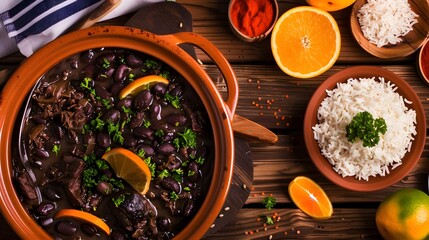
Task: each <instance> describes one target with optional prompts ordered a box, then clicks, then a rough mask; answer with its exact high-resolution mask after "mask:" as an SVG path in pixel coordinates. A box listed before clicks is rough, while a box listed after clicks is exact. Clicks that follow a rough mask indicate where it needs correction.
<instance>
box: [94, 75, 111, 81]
mask: <svg viewBox="0 0 429 240" xmlns="http://www.w3.org/2000/svg"><path fill="white" fill-rule="evenodd" d="M107 80H109V76H107V75H106V74H104V73H99V74H97V76H96V77H95V81H96V82H105V81H107Z"/></svg>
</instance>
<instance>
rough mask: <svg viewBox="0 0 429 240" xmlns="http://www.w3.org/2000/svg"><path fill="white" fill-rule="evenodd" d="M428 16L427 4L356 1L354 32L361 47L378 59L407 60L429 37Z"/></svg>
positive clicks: (407, 0) (409, 0) (402, 0)
mask: <svg viewBox="0 0 429 240" xmlns="http://www.w3.org/2000/svg"><path fill="white" fill-rule="evenodd" d="M428 12H429V2H428V1H421V0H395V1H381V0H356V2H355V3H354V6H353V9H352V13H351V18H350V20H351V21H350V22H351V30H352V33H353V36H354V38H355V39H356V41H357V42H358V44H359V45H360V46H361V47H362V48H363V49H364V50H365V51H366V52H368V53H370V54H372V55H373V56H375V57H378V58H401V57H406V56H408V55H411V54H412V53H414V52H415V51H416V50H418V49H419V48H420V47H421V46H422V44H423V42H424V40H425V38H426V37H428V34H429V15H428Z"/></svg>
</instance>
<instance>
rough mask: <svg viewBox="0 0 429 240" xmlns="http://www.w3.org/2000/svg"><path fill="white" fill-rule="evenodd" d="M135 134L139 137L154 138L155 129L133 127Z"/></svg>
mask: <svg viewBox="0 0 429 240" xmlns="http://www.w3.org/2000/svg"><path fill="white" fill-rule="evenodd" d="M133 133H134V136H136V137H137V138H139V139H145V138H147V139H150V140H153V130H152V129H150V128H146V127H144V126H141V127H136V128H134V129H133Z"/></svg>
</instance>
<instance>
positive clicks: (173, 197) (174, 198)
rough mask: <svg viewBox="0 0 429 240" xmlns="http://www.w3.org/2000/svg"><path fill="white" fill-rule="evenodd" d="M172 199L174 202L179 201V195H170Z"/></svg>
mask: <svg viewBox="0 0 429 240" xmlns="http://www.w3.org/2000/svg"><path fill="white" fill-rule="evenodd" d="M170 199H171V200H173V201H177V199H179V195H177V193H176V192H171V193H170Z"/></svg>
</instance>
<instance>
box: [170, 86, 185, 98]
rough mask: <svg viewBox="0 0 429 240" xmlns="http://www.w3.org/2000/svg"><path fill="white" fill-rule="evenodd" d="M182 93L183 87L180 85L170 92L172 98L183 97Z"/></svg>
mask: <svg viewBox="0 0 429 240" xmlns="http://www.w3.org/2000/svg"><path fill="white" fill-rule="evenodd" d="M182 92H183V90H182V86H180V85H175V87H174V88H173V89H172V90H170V94H171V95H172V96H177V97H180V96H182Z"/></svg>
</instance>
